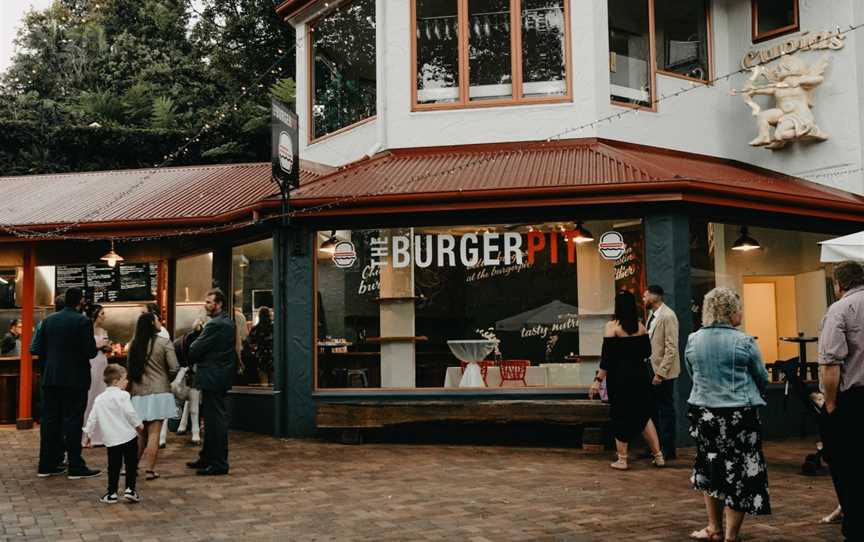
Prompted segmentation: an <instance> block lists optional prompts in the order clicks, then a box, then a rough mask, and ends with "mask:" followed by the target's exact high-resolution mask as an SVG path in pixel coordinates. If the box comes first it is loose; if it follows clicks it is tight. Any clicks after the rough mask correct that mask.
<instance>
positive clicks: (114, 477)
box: [84, 363, 144, 504]
mask: <svg viewBox="0 0 864 542" xmlns="http://www.w3.org/2000/svg"><path fill="white" fill-rule="evenodd" d="M103 377H104V378H103V380H104V382H105V385H106V386H107V388H106V389H105V391H104V392H102V393H101V394H99V396H98V397H96V400H95V401H93V408H92V410H91V411H90V416H89V417H88V418H87V424H86V425H85V426H84V434H85V435H86V437H85V441H84V446H85V447H88V448H89V447H90V445H91V444H90V436H91V435H93V434H97V433H98V434H101V435H102V441H103V442H104V443H105V449H106V450H107V451H108V491H106V492H105V494H104V495H103V496H102V498H101V499H99V501H100V502H103V503H106V504H114V503H116V502H117V501H118V498H117V490H118V484H119V483H120V469H121V467H122V466H123V463H124V462H125V464H126V492H125V493H124V494H123V498H124V499H126V500H127V501H130V502H138V501H140V500H141V497H140V496H139V495H138V493H137V492H136V491H135V478H136V476H137V474H138V435H139V434H141V433H143V431H144V424H142V423H141V420H140V419H139V418H138V414H137V413H136V412H135V408H134V407H133V406H132V400H131V399H130V397H129V392H127V391H126V386H128V385H129V380H128V378H127V375H126V369H125V368H124V367H123V366H122V365H117V364H116V363H112V364H110V365H108V366H107V367H105V372H104V373H103Z"/></svg>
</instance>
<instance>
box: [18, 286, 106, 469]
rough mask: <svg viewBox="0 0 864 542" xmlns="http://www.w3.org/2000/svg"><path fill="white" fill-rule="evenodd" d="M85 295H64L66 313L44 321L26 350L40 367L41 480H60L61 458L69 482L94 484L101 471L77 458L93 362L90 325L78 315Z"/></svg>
mask: <svg viewBox="0 0 864 542" xmlns="http://www.w3.org/2000/svg"><path fill="white" fill-rule="evenodd" d="M83 307H84V294H83V292H82V291H81V290H80V289H78V288H69V289H68V290H66V295H65V307H64V308H63V310H60V311H58V312H55V313H54V314H52V315H51V316H49V317H48V318H46V319H45V320H43V321H42V323H41V324H40V326H39V329H38V330H37V332H36V334H35V335H34V337H33V341H32V342H31V344H30V353H31V354H35V355H37V356H39V359H40V362H41V363H42V419H41V424H40V436H41V441H40V445H39V471H38V476H39V477H40V478H47V477H49V476H56V475H60V474H63V473H64V472H65V469H64V468H63V467H62V466H61V465H58V464H57V462H58V460H59V458H61V457H63V451H64V449H65V451H66V457H67V458H68V461H69V473H68V477H69V479H71V480H78V479H81V478H92V477H93V476H98V475H99V471H98V470H93V469H89V468H87V465H86V464H85V463H84V458H83V457H81V428H82V427H83V426H84V410H85V409H86V407H87V390H89V389H90V359H91V358H94V357H96V340H95V338H94V337H93V325H92V324H91V323H90V320H89V319H87V317H86V316H84V315H83V314H81V309H82V308H83Z"/></svg>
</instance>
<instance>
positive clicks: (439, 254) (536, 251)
mask: <svg viewBox="0 0 864 542" xmlns="http://www.w3.org/2000/svg"><path fill="white" fill-rule="evenodd" d="M577 235H578V234H577V233H576V232H575V231H564V232H548V233H547V232H539V231H532V232H528V233H527V234H525V235H523V234H521V233H518V232H505V233H496V232H484V233H466V234H464V235H462V236H459V237H457V236H455V235H452V234H440V235H438V234H424V235H414V236H413V239H412V237H411V236H409V235H393V236H390V237H373V238H372V239H370V241H369V256H370V264H371V265H372V266H373V267H379V266H382V265H384V263H385V262H386V261H387V260H390V261H391V262H392V263H391V265H392V266H393V267H394V268H403V267H408V266H410V265H412V264H413V265H416V266H417V267H420V268H426V267H455V266H456V265H457V262H458V263H459V264H461V265H462V266H464V267H467V268H473V267H480V266H499V265H513V264H516V265H522V264H523V263H525V262H527V263H528V265H533V264H534V261H535V259H536V258H537V257H538V256H540V255H541V254H544V253H548V254H545V257H547V258H548V259H549V262H550V263H553V264H557V263H559V262H562V263H563V262H564V261H566V262H567V263H575V262H576V245H577V242H576V239H577ZM558 236H561V237H563V238H564V240H565V241H566V243H565V246H564V248H561V247H560V245H559V244H558V243H557V242H553V240H554V241H557V237H558ZM412 241H413V242H412ZM334 249H335V250H334V252H333V263H334V264H335V265H336V266H337V267H340V268H343V269H347V268H350V267H353V266H354V264H355V263H356V262H357V251H356V248H355V246H354V243H352V242H351V241H339V242H338V243H337V244H336V246H335V247H334ZM598 250H599V252H600V256H601V257H602V258H603V259H606V260H617V259H618V258H620V257H621V255H622V254H624V251H625V250H626V244H625V243H624V237H623V236H622V235H621V234H620V233H618V232H616V231H609V232H606V233H604V234H603V235H601V236H600V240H599V242H598Z"/></svg>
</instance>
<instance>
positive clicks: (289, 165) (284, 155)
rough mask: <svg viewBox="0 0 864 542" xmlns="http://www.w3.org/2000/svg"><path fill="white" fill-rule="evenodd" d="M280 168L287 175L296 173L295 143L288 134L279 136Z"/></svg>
mask: <svg viewBox="0 0 864 542" xmlns="http://www.w3.org/2000/svg"><path fill="white" fill-rule="evenodd" d="M279 167H281V168H282V171H284V172H285V173H289V174H290V173H291V172H292V171H294V141H293V140H292V139H291V134H289V133H288V132H282V133H281V134H279Z"/></svg>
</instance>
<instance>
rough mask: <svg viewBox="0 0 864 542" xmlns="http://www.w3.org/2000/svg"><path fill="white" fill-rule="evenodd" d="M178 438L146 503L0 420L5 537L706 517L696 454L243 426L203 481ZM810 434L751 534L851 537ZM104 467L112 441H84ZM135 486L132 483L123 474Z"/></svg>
mask: <svg viewBox="0 0 864 542" xmlns="http://www.w3.org/2000/svg"><path fill="white" fill-rule="evenodd" d="M184 443H185V437H177V436H175V435H173V434H171V435H170V436H169V444H168V448H167V449H165V450H162V452H163V453H162V455H161V456H160V462H159V466H158V468H157V470H159V472H160V473H161V474H162V478H161V479H159V480H156V481H150V482H147V481H143V480H142V481H141V482H140V483H139V492H140V493H141V496H142V498H143V501H142V502H141V503H140V504H123V503H120V504H116V505H104V504H100V503H98V502H96V501H97V498H98V497H99V496H100V495H101V493H102V491H103V490H104V486H105V483H106V482H105V478H104V475H103V477H100V478H96V479H91V480H81V481H70V480H67V479H66V478H65V477H55V478H50V479H37V478H36V462H35V459H36V456H37V451H38V432H37V431H15V430H14V429H0V540H2V541H6V540H50V541H63V540H76V541H80V540H88V541H89V540H93V541H96V540H100V541H101V540H106V541H119V540H124V541H127V540H140V541H158V540H182V541H184V542H186V541H194V540H280V541H281V540H303V541H307V540H308V541H328V540H334V541H335V540H339V541H341V540H358V541H360V540H363V541H397V540H417V541H435V540H441V541H443V540H447V541H463V540H464V541H469V542H487V541H499V540H500V541H577V542H601V541H603V542H608V541H610V540H640V541H667V540H668V541H679V540H681V541H683V540H687V533H689V532H690V531H691V530H693V529H696V528H700V527H702V526H703V525H704V512H703V509H702V505H701V497H700V495H699V494H698V493H696V492H694V491H692V490H691V489H690V488H689V483H688V475H689V466H690V464H691V460H692V450H685V451H684V453H683V454H681V459H679V460H678V461H677V462H675V463H674V465H673V466H671V467H670V468H666V469H663V470H658V469H654V468H652V467H650V465H649V464H648V462H647V460H641V461H635V462H634V468H633V469H632V470H631V471H629V472H625V473H620V472H615V471H612V470H610V469H609V468H608V466H607V465H608V462H609V460H610V455H611V454H609V453H588V452H583V451H580V450H577V449H572V448H548V447H504V446H482V447H481V446H467V445H442V444H434V445H417V444H381V443H378V444H363V445H360V446H346V445H342V444H337V443H332V442H325V441H310V440H305V441H304V440H277V439H273V438H269V437H265V436H259V435H251V434H246V433H232V435H231V466H232V470H231V474H230V475H229V476H223V477H206V478H202V477H196V476H195V475H194V473H193V472H191V471H190V470H188V469H186V468H185V466H184V463H185V461H187V460H189V459H192V458H194V455H195V453H196V449H192V448H187V447H185V446H184ZM811 449H812V442H811V441H786V442H780V443H769V444H768V445H767V447H766V453H767V456H768V462H769V479H770V483H771V493H772V508H773V509H774V515H772V516H769V517H760V518H747V520H746V521H745V525H744V531H743V534H744V539H745V540H747V541H750V542H757V541H762V542H768V541H771V542H775V541H805V540H806V541H821V540H838V539H839V538H840V535H839V528H838V527H837V526H822V525H819V524H818V518H819V517H821V516H822V515H823V514H826V513H828V512H829V511H830V510H831V509H832V508H833V506H834V504H835V499H834V495H833V491H832V488H831V482H830V480H829V478H828V477H827V476H821V477H805V476H801V475H800V474H798V471H799V466H800V463H801V460H802V458H803V456H804V454H805V453H808V452H809V451H811ZM85 456H86V459H87V461H88V463H89V465H90V466H91V467H95V468H103V469H104V468H105V452H104V450H102V449H95V450H87V451H85ZM121 487H122V479H121Z"/></svg>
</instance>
